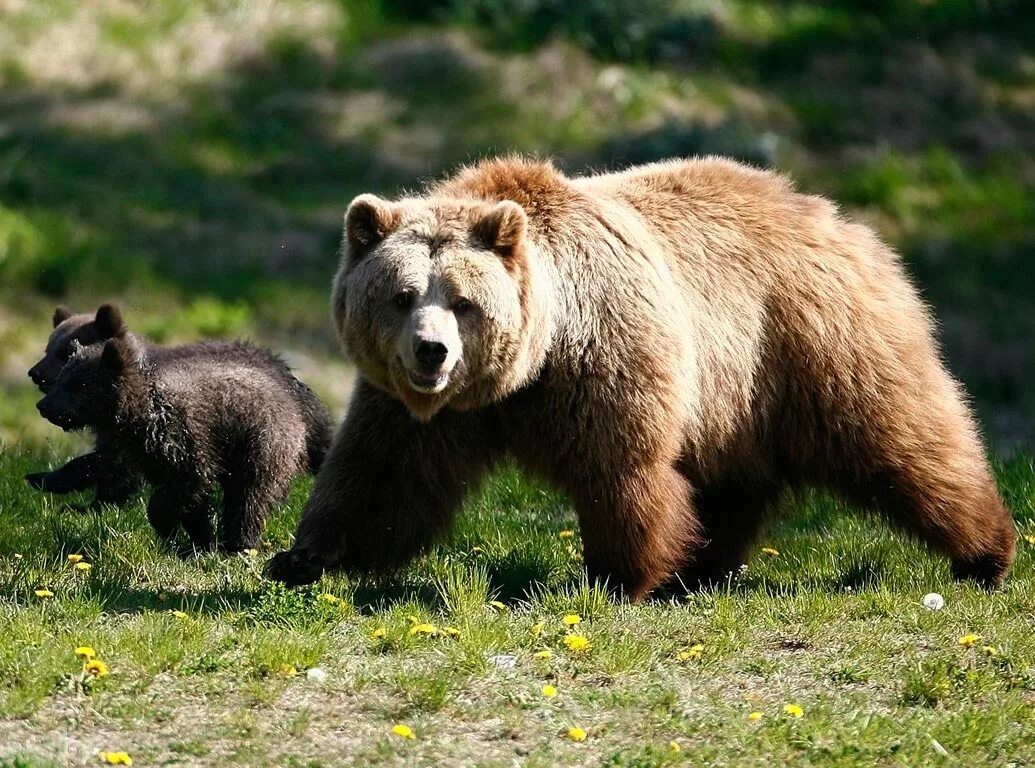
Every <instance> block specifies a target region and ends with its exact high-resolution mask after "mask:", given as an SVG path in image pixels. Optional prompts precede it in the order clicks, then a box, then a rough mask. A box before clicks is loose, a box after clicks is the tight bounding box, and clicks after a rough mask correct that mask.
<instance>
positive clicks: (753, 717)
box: [748, 711, 762, 722]
mask: <svg viewBox="0 0 1035 768" xmlns="http://www.w3.org/2000/svg"><path fill="white" fill-rule="evenodd" d="M761 719H762V713H761V712H758V711H755V712H752V713H751V714H750V715H748V720H750V721H752V722H754V721H756V720H761Z"/></svg>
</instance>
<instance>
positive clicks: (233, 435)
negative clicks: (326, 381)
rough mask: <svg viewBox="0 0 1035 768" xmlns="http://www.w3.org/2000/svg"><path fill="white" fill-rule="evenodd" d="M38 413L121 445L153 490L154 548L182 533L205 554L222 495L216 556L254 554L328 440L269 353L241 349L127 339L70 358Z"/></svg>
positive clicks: (305, 393)
mask: <svg viewBox="0 0 1035 768" xmlns="http://www.w3.org/2000/svg"><path fill="white" fill-rule="evenodd" d="M39 409H40V412H41V413H42V414H43V415H44V416H45V417H46V418H47V419H48V420H50V421H52V422H53V423H55V424H57V425H58V426H60V427H63V428H64V429H81V428H89V429H91V430H93V431H94V432H95V433H96V434H97V435H98V437H99V438H100V439H102V440H104V441H105V444H109V445H118V446H119V448H120V450H121V451H122V452H123V454H124V455H131V456H133V457H134V460H135V463H136V466H137V468H138V469H139V471H140V472H141V474H142V475H143V476H144V477H145V478H146V480H147V481H148V483H149V484H150V485H151V486H153V492H152V494H151V498H150V501H149V503H148V519H149V520H150V522H151V525H152V526H154V528H155V531H156V532H157V533H158V534H159V536H161V537H162V538H163V539H166V540H172V539H173V538H175V536H176V534H177V531H178V530H179V528H180V527H182V528H183V529H184V531H185V532H186V533H187V535H188V537H189V538H190V541H191V544H192V545H193V546H194V547H195V548H196V549H201V550H204V549H210V548H212V546H213V545H214V543H215V542H214V534H213V528H212V515H211V512H212V508H211V506H212V494H213V491H215V489H216V486H217V485H219V486H222V490H223V514H222V516H221V519H220V525H219V545H220V547H221V548H223V549H225V550H228V551H239V550H242V549H246V548H249V547H254V546H255V545H256V544H257V543H258V539H259V534H260V533H261V531H262V528H263V525H264V523H265V520H266V515H267V513H268V512H269V509H270V507H271V506H272V505H274V504H276V503H277V502H279V501H282V500H283V498H284V496H285V494H286V493H287V490H288V487H289V485H290V483H291V480H292V478H294V476H295V475H297V474H299V473H300V472H303V471H306V470H309V471H315V469H316V468H317V467H318V466H319V465H320V463H321V462H322V461H323V457H324V454H325V453H326V452H327V449H328V447H329V445H330V441H331V422H330V416H329V414H328V413H327V409H326V408H325V407H324V406H323V404H322V403H321V402H320V401H319V399H318V398H317V397H316V395H314V394H313V392H312V391H311V390H310V389H309V388H308V387H307V386H305V384H303V383H302V382H300V381H299V380H298V379H296V378H295V377H294V376H293V375H292V374H291V371H290V370H289V369H288V367H287V365H286V364H285V363H284V362H283V361H282V360H280V359H279V358H278V357H276V356H275V355H273V354H272V353H270V352H267V351H265V350H262V349H259V348H257V347H254V346H252V345H249V344H246V343H242V342H216V341H211V342H202V343H199V344H192V345H187V346H182V347H174V348H169V349H157V348H153V347H148V346H146V345H143V344H141V343H139V342H138V341H137V340H136V339H134V338H132V337H131V336H129V335H128V334H121V335H117V336H116V337H115V338H112V339H109V340H108V341H106V342H105V343H104V344H103V345H100V344H97V345H94V346H91V347H84V348H79V349H78V350H77V351H76V352H75V353H74V354H73V356H72V359H71V360H69V362H68V364H67V365H66V366H65V367H64V368H63V369H62V370H61V373H60V374H59V375H58V378H57V381H56V382H55V383H54V385H53V387H52V388H51V390H50V392H49V393H48V394H47V396H46V397H44V398H43V400H41V401H40V404H39Z"/></svg>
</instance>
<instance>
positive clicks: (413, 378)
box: [406, 371, 450, 395]
mask: <svg viewBox="0 0 1035 768" xmlns="http://www.w3.org/2000/svg"><path fill="white" fill-rule="evenodd" d="M449 373H450V372H449V371H435V372H433V373H428V372H425V371H407V372H406V376H407V379H408V380H409V382H410V386H411V387H413V389H415V390H417V391H418V392H421V393H423V394H426V395H435V394H438V393H439V392H441V391H442V390H443V389H445V388H446V386H447V385H448V384H449Z"/></svg>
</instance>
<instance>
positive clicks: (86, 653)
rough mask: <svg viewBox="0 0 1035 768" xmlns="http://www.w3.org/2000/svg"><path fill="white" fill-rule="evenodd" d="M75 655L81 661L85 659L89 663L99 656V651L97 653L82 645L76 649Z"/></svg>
mask: <svg viewBox="0 0 1035 768" xmlns="http://www.w3.org/2000/svg"><path fill="white" fill-rule="evenodd" d="M75 655H76V656H78V657H79V658H80V659H85V660H86V661H89V660H90V659H92V658H93V657H94V656H96V655H97V651H95V650H94V649H93V648H91V647H90V646H88V645H80V646H79V647H77V648H76V649H75Z"/></svg>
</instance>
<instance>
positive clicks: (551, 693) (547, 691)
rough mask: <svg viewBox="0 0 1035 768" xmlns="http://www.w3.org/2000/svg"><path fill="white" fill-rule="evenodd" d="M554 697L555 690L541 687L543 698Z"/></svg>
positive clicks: (549, 687) (547, 686)
mask: <svg viewBox="0 0 1035 768" xmlns="http://www.w3.org/2000/svg"><path fill="white" fill-rule="evenodd" d="M556 695H557V689H556V688H554V687H553V686H552V685H544V686H543V696H545V697H546V698H548V699H552V698H553V697H555V696H556Z"/></svg>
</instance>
